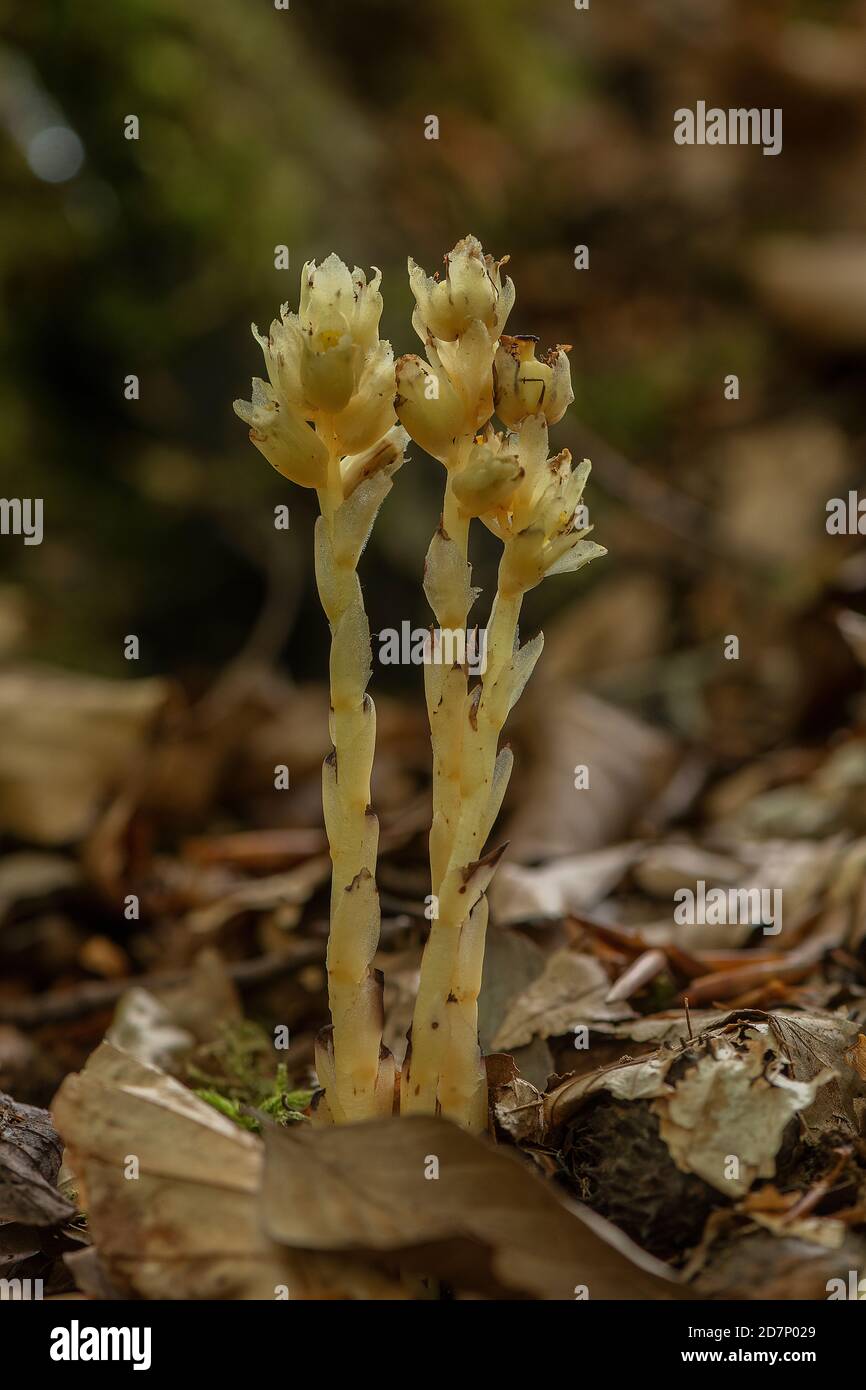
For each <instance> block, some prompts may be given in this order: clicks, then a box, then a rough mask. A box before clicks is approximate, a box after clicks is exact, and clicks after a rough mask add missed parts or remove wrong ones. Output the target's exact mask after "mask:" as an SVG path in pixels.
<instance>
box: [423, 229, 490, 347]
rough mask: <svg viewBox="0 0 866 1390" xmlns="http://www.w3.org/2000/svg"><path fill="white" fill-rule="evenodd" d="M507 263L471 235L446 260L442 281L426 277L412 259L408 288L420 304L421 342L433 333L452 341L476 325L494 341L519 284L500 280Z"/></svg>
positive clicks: (443, 339) (444, 340) (436, 336)
mask: <svg viewBox="0 0 866 1390" xmlns="http://www.w3.org/2000/svg"><path fill="white" fill-rule="evenodd" d="M507 260H508V257H507V256H504V257H503V258H502V260H501V261H496V260H494V259H493V257H492V256H487V255H485V254H484V250H483V247H482V245H481V242H480V241H479V240H478V238H477V237H474V236H467V237H464V238H463V239H462V241H458V243H457V245H456V246H455V247H454V249H453V250H452V251H449V253H448V255H447V256H446V257H445V279H444V280H440V279H439V277H438V275H437V276H430V275H427V274H425V272H424V271H423V270H422V268H421V266H419V265H417V264H416V263H415V261H413V260H412V258H411V256H410V258H409V284H410V286H411V289H412V293H413V294H414V296H415V303H416V305H417V309H416V312H415V315H414V317H413V320H412V322H413V324H414V326H415V330H416V332H417V333H418V336H419V337H420V338H421V341H422V342H424V341H426V339H427V338H428V336H429V335H431V334H432V335H433V337H434V338H441V339H442V341H443V342H453V340H454V339H455V338H457V337H459V336H460V334H461V333H465V332H466V330H467V328H468V327H469V325H470V323H472V322H473V321H476V320H477V321H479V322H481V323H482V324H483V325H484V327H485V328H486V329H487V330H488V332H489V334H490V338H491V340H492V341H494V342H495V340H496V339H497V338H498V337H499V336H500V334H501V332H502V330H503V328H504V327H505V323H506V320H507V318H508V315H509V313H510V312H511V308H512V306H513V304H514V284H513V282H512V281H511V280H510V279H509V278H508V277H506V279H505V283H504V284H503V281H502V275H501V267H502V266H503V265H505V263H506V261H507Z"/></svg>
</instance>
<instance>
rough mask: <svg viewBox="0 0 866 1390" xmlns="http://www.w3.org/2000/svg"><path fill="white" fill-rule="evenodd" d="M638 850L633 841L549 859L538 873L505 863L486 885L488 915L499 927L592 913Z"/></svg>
mask: <svg viewBox="0 0 866 1390" xmlns="http://www.w3.org/2000/svg"><path fill="white" fill-rule="evenodd" d="M642 849H643V846H642V845H641V844H640V843H639V842H637V841H633V842H631V843H629V844H624V845H611V846H610V847H609V848H607V849H599V850H595V851H592V852H590V853H588V854H570V855H566V856H565V857H564V858H562V859H551V860H550V861H549V862H548V863H546V864H542V865H540V866H539V867H538V868H530V867H527V866H525V865H522V864H513V863H510V862H509V861H508V860H507V859H506V860H505V861H504V863H502V864H501V865H500V866H499V868H498V869H497V871H496V877H495V878H494V880H493V882H492V883H491V885H490V890H489V893H488V897H489V898H490V909H491V912H492V914H493V916H494V918H495V920H496V921H497V922H498V923H499V925H500V926H507V925H508V924H509V923H510V922H531V921H535V920H538V919H542V918H546V917H547V918H551V919H552V920H557V919H560V918H562V917H566V916H568V914H569V913H571V912H578V913H579V912H591V911H592V909H593V908H594V907H597V906H598V904H599V903H600V902H602V901H603V900H604V899H605V898H607V897H608V896H609V895H610V894H611V893H612V892H613V890H614V889H615V888H616V887H617V885H618V884H619V883H620V881H621V879H622V878H623V876H624V875H625V873H626V872H627V870H628V869H630V868H631V866H632V865H633V864H634V863H635V861H636V860H637V859H638V858H639V857H640V854H641V851H642ZM680 881H681V882H682V880H680Z"/></svg>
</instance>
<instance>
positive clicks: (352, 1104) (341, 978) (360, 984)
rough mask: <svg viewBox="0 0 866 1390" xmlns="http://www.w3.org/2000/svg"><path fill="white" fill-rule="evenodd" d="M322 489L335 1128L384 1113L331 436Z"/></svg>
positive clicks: (361, 689)
mask: <svg viewBox="0 0 866 1390" xmlns="http://www.w3.org/2000/svg"><path fill="white" fill-rule="evenodd" d="M322 433H323V436H324V437H325V438H326V439H327V441H328V444H329V450H330V457H329V464H328V480H327V486H326V487H325V488H323V489H322V490H321V491H320V492H319V505H320V508H321V513H322V515H321V518H320V520H319V522H318V523H317V528H316V529H317V545H316V581H317V584H318V589H319V596H320V598H321V601H322V606H323V608H324V610H325V613H326V615H327V618H328V622H329V624H330V628H331V658H330V679H331V710H330V732H331V741H332V743H333V746H334V751H333V752H332V753H331V754H330V755H329V756H328V757H327V758H326V759H325V762H324V766H323V768H322V797H323V803H324V810H325V827H326V830H327V833H328V842H329V845H330V850H331V865H332V877H331V923H330V935H329V939H328V955H327V970H328V996H329V1001H330V1006H331V1019H332V1024H333V1033H332V1038H331V1040H330V1042H329V1043H326V1044H324V1045H321V1044H320V1046H319V1049H318V1056H319V1059H320V1063H321V1067H322V1070H323V1071H324V1072H325V1076H323V1077H320V1080H322V1081H323V1082H324V1085H325V1101H326V1105H327V1112H328V1115H329V1117H330V1118H331V1119H332V1120H333V1121H335V1122H337V1123H339V1122H343V1121H349V1120H360V1119H366V1118H369V1117H370V1116H372V1115H375V1114H390V1113H391V1108H392V1101H393V1073H391V1082H392V1087H391V1093H390V1094H389V1092H388V1068H387V1067H385V1068H380V1051H381V1039H382V986H381V978H380V977H378V976H377V974H376V973H375V972H374V971H373V968H372V962H373V958H374V956H375V953H376V949H377V946H378V941H379V924H380V913H379V898H378V893H377V891H376V883H375V872H376V853H377V849H378V840H379V823H378V820H377V819H376V816H375V815H374V814H373V811H372V810H371V808H370V776H371V772H372V766H373V753H374V748H375V741H376V714H375V708H374V706H373V701H372V700H371V698H370V696H369V695H368V694H367V693H366V688H367V682H368V680H369V677H370V664H371V657H370V632H369V625H368V622H367V615H366V613H365V611H364V604H363V599H362V595H361V586H360V584H359V582H358V576H357V573H356V570H355V566H354V563H353V562H352V560H351V559H347V558H346V553H345V548H344V547H339V546H338V545H337V544H336V527H337V521H338V513H339V509H340V507H341V506H342V504H343V494H342V482H341V477H340V458H339V453H338V450H337V445H336V441H335V439H334V435H333V431H328V430H323V431H322Z"/></svg>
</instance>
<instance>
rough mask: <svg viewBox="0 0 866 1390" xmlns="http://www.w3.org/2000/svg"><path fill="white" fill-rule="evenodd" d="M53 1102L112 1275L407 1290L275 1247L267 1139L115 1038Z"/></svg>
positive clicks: (197, 1288) (180, 1289)
mask: <svg viewBox="0 0 866 1390" xmlns="http://www.w3.org/2000/svg"><path fill="white" fill-rule="evenodd" d="M53 1109H54V1116H55V1119H56V1122H57V1127H58V1130H59V1131H60V1133H61V1134H62V1136H63V1139H64V1140H65V1142H66V1145H67V1155H66V1161H67V1164H68V1165H69V1167H70V1168H71V1170H72V1172H73V1173H74V1175H75V1178H76V1182H77V1185H78V1192H79V1195H80V1199H81V1203H82V1206H83V1207H84V1208H85V1209H86V1211H87V1214H88V1223H89V1228H90V1233H91V1236H92V1238H93V1241H94V1244H95V1246H96V1249H97V1252H98V1257H99V1261H100V1265H101V1269H102V1272H103V1275H104V1277H105V1278H106V1279H107V1280H108V1282H109V1284H110V1285H112V1286H116V1287H118V1288H121V1289H125V1290H128V1291H129V1292H130V1293H131V1294H135V1295H138V1296H139V1297H142V1298H159V1299H207V1298H219V1299H255V1298H258V1299H275V1298H279V1297H286V1296H288V1297H290V1298H292V1299H311V1298H367V1297H370V1298H391V1297H403V1296H404V1294H403V1293H402V1291H401V1289H400V1287H399V1285H397V1284H395V1282H394V1281H393V1280H389V1279H388V1278H387V1277H386V1276H384V1275H382V1274H380V1273H379V1272H378V1271H376V1270H373V1269H366V1268H363V1267H358V1266H357V1265H356V1264H354V1263H353V1262H352V1261H338V1260H335V1259H333V1258H330V1257H328V1256H321V1255H318V1256H317V1255H311V1256H305V1257H304V1258H299V1257H297V1256H295V1255H294V1254H293V1253H292V1252H290V1251H287V1250H284V1249H280V1248H279V1247H278V1246H276V1245H274V1244H273V1242H272V1241H270V1240H269V1239H268V1238H267V1236H266V1235H265V1234H264V1232H263V1230H262V1228H261V1223H260V1217H259V1188H260V1184H261V1178H262V1165H263V1161H264V1150H263V1147H262V1143H261V1141H260V1140H259V1139H257V1138H256V1137H255V1136H253V1135H251V1134H249V1133H248V1132H246V1131H245V1130H242V1129H239V1128H238V1127H237V1126H236V1125H234V1124H233V1123H232V1122H231V1121H230V1120H228V1119H226V1118H225V1117H224V1116H223V1115H221V1114H219V1113H218V1112H217V1111H216V1110H214V1109H213V1107H212V1106H210V1105H207V1104H206V1103H205V1102H204V1101H202V1100H199V1099H198V1097H197V1096H196V1095H194V1094H193V1092H192V1091H189V1090H187V1089H186V1087H184V1086H182V1085H181V1084H180V1082H178V1081H175V1080H174V1079H173V1078H172V1077H169V1076H166V1075H165V1074H164V1073H163V1072H161V1071H159V1070H157V1069H156V1068H155V1067H150V1066H145V1065H143V1064H142V1063H141V1062H138V1061H136V1060H135V1058H133V1057H130V1056H128V1055H127V1054H126V1053H123V1052H121V1051H119V1050H118V1049H117V1048H115V1047H112V1046H111V1044H110V1043H103V1044H102V1046H101V1047H100V1048H98V1049H97V1051H96V1052H95V1053H94V1054H93V1055H92V1057H91V1058H90V1059H89V1061H88V1063H87V1066H86V1068H85V1069H84V1071H82V1072H80V1073H78V1074H77V1075H72V1076H69V1077H67V1079H66V1081H65V1082H64V1083H63V1085H62V1086H61V1088H60V1090H59V1092H58V1094H57V1096H56V1097H55V1101H54V1107H53ZM131 1160H135V1162H136V1164H137V1166H138V1177H137V1179H135V1180H133V1179H132V1178H130V1177H128V1176H127V1174H128V1173H129V1172H130V1162H131ZM283 1291H285V1292H283Z"/></svg>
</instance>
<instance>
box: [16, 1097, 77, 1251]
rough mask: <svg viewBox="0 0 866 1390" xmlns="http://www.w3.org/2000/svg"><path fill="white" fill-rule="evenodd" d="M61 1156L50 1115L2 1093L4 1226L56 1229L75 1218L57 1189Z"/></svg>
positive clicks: (58, 1138)
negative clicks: (58, 1224) (15, 1225)
mask: <svg viewBox="0 0 866 1390" xmlns="http://www.w3.org/2000/svg"><path fill="white" fill-rule="evenodd" d="M62 1152H63V1150H62V1145H61V1142H60V1137H59V1135H58V1134H57V1131H56V1130H55V1128H54V1126H53V1124H52V1123H51V1116H50V1115H49V1113H48V1111H47V1110H38V1109H37V1108H36V1106H33V1105H19V1104H18V1103H17V1102H16V1101H14V1100H13V1099H12V1097H11V1096H7V1095H3V1094H2V1093H0V1222H2V1221H17V1222H20V1223H21V1224H22V1225H25V1226H54V1225H56V1224H57V1223H58V1222H61V1221H68V1220H69V1218H70V1217H71V1216H74V1215H75V1208H74V1207H73V1206H72V1205H71V1204H70V1203H69V1202H67V1200H66V1198H65V1197H62V1196H61V1195H60V1193H59V1192H58V1191H57V1188H56V1183H57V1175H58V1173H59V1172H60V1161H61V1157H62Z"/></svg>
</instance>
